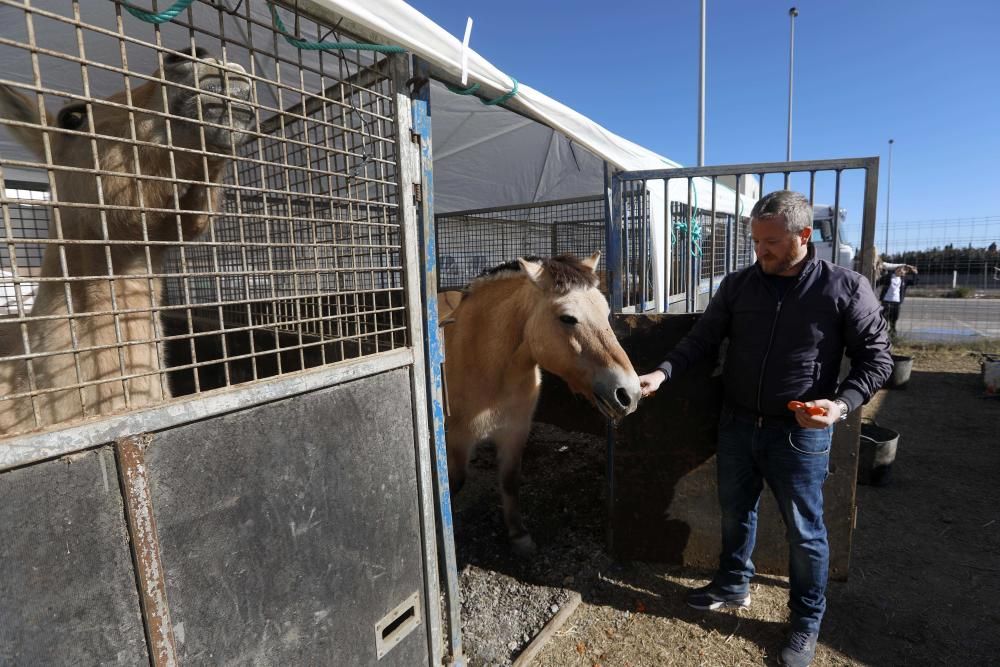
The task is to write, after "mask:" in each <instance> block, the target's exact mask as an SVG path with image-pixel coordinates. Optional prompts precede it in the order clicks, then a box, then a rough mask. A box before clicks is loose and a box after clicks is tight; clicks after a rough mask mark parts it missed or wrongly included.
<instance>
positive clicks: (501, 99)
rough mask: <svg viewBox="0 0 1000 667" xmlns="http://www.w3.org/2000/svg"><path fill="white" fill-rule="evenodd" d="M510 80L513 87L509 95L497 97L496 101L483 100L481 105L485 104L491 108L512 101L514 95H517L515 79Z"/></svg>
mask: <svg viewBox="0 0 1000 667" xmlns="http://www.w3.org/2000/svg"><path fill="white" fill-rule="evenodd" d="M510 80H511V81H513V82H514V87H513V88H511V90H510V92H509V93H504V94H503V95H501V96H500V97H497V98H496V99H492V100H485V101H484V102H483V104H485V105H486V106H488V107H491V106H493V105H494V104H503V103H504V102H506V101H507V100H509V99H512V98H513V97H514V96H515V95H517V79H515V78H514V77H510Z"/></svg>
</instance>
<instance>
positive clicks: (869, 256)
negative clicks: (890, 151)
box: [861, 157, 878, 285]
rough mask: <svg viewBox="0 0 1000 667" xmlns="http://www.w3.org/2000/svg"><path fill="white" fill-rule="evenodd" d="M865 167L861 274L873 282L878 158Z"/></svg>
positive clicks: (871, 159) (871, 160) (872, 159)
mask: <svg viewBox="0 0 1000 667" xmlns="http://www.w3.org/2000/svg"><path fill="white" fill-rule="evenodd" d="M869 160H870V161H869V163H868V167H867V168H866V169H865V204H864V213H863V215H862V218H861V251H862V253H863V254H862V255H861V275H863V276H865V277H867V278H868V281H869V282H870V283H871V284H872V285H874V284H875V207H876V205H877V204H878V158H877V157H874V158H869Z"/></svg>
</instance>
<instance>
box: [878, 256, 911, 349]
mask: <svg viewBox="0 0 1000 667" xmlns="http://www.w3.org/2000/svg"><path fill="white" fill-rule="evenodd" d="M882 268H883V269H884V270H885V271H886V272H885V273H884V274H883V275H882V277H881V278H879V280H878V284H879V285H881V287H882V292H881V293H880V294H879V298H880V299H881V301H882V315H883V317H885V321H886V322H888V323H889V335H890V336H895V335H896V321H897V320H899V311H900V309H901V308H902V307H903V300H904V299H905V298H906V290H907V289H908V288H909V287H910V285H912V284H913V282H914V278H913V277H914V276H915V275H917V268H916V267H915V266H910V265H909V264H890V263H883V264H882Z"/></svg>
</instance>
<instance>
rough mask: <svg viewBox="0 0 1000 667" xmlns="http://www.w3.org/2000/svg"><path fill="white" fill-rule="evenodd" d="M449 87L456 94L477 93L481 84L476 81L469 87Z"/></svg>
mask: <svg viewBox="0 0 1000 667" xmlns="http://www.w3.org/2000/svg"><path fill="white" fill-rule="evenodd" d="M447 88H448V90H450V91H451V92H453V93H455V94H456V95H475V94H476V91H477V90H479V84H478V83H474V84H472V85H471V86H469V87H468V88H459V87H458V86H450V85H449V86H448V87H447Z"/></svg>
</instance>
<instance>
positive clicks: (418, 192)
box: [413, 183, 424, 204]
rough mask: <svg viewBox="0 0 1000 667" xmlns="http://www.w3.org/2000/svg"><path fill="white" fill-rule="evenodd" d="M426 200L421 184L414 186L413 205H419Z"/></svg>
mask: <svg viewBox="0 0 1000 667" xmlns="http://www.w3.org/2000/svg"><path fill="white" fill-rule="evenodd" d="M423 200H424V193H423V188H422V187H421V184H420V183H414V184H413V203H414V204H419V203H420V202H422V201H423Z"/></svg>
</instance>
